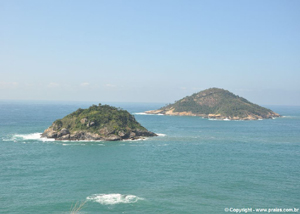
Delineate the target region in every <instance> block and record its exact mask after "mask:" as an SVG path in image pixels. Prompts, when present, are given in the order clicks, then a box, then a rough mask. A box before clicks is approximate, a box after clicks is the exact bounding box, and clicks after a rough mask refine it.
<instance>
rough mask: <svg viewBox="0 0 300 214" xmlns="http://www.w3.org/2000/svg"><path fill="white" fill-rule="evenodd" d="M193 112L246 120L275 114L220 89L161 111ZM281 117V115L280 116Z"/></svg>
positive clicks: (190, 98) (194, 96) (212, 89)
mask: <svg viewBox="0 0 300 214" xmlns="http://www.w3.org/2000/svg"><path fill="white" fill-rule="evenodd" d="M170 109H173V111H174V112H191V113H193V114H196V115H208V114H220V115H221V116H223V117H231V118H233V117H239V118H245V117H247V116H249V115H252V116H253V115H254V116H257V117H258V118H260V117H261V118H269V117H271V116H272V115H273V114H275V115H276V113H274V112H272V111H271V110H270V109H267V108H264V107H261V106H258V105H256V104H253V103H251V102H249V101H248V100H246V99H244V98H242V97H239V96H237V95H234V94H233V93H231V92H229V91H227V90H224V89H218V88H211V89H207V90H204V91H201V92H199V93H195V94H193V95H191V96H187V97H184V98H183V99H181V100H179V101H177V102H175V103H174V104H168V105H167V106H164V107H162V108H161V109H160V110H161V111H163V112H166V111H168V110H170ZM278 116H279V115H278Z"/></svg>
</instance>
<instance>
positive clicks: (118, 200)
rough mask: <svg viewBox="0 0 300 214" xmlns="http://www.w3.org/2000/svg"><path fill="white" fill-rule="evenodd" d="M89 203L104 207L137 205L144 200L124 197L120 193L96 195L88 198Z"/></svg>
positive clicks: (130, 196) (128, 196)
mask: <svg viewBox="0 0 300 214" xmlns="http://www.w3.org/2000/svg"><path fill="white" fill-rule="evenodd" d="M86 199H87V200H88V201H92V202H97V203H100V204H103V205H114V204H130V203H136V202H137V201H139V200H144V199H143V198H140V197H137V196H135V195H122V194H119V193H113V194H94V195H91V196H88V197H87V198H86Z"/></svg>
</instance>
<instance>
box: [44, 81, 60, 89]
mask: <svg viewBox="0 0 300 214" xmlns="http://www.w3.org/2000/svg"><path fill="white" fill-rule="evenodd" d="M47 87H48V88H57V87H59V84H58V83H56V82H50V83H49V84H48V85H47Z"/></svg>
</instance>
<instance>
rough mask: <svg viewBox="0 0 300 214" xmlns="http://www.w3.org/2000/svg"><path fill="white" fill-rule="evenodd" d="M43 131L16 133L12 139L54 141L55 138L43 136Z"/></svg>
mask: <svg viewBox="0 0 300 214" xmlns="http://www.w3.org/2000/svg"><path fill="white" fill-rule="evenodd" d="M41 134H42V133H31V134H16V135H14V136H13V137H12V138H11V140H13V141H15V142H16V141H18V140H40V141H43V142H45V141H54V140H55V139H53V138H45V137H41Z"/></svg>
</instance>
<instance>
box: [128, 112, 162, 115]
mask: <svg viewBox="0 0 300 214" xmlns="http://www.w3.org/2000/svg"><path fill="white" fill-rule="evenodd" d="M133 114H136V115H160V116H161V115H164V114H147V113H145V112H138V113H133Z"/></svg>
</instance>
